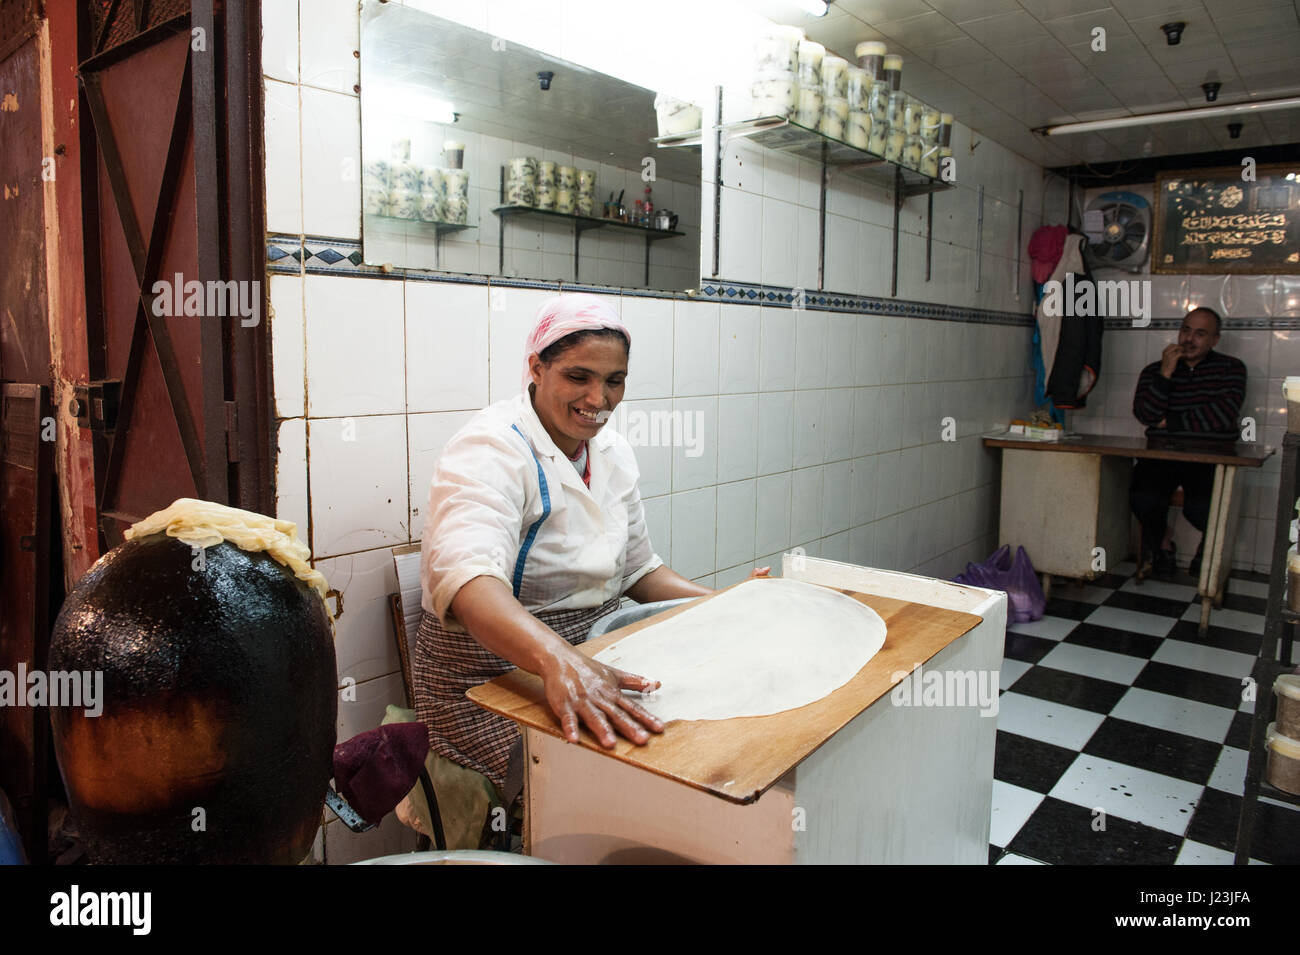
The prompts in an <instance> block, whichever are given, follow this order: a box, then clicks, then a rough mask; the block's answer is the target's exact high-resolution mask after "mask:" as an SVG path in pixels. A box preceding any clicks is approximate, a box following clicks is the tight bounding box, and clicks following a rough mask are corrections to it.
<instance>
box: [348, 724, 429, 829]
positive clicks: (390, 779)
mask: <svg viewBox="0 0 1300 955" xmlns="http://www.w3.org/2000/svg"><path fill="white" fill-rule="evenodd" d="M428 752H429V737H428V735H427V733H426V731H425V729H424V724H423V723H388V724H387V725H385V726H381V727H379V728H378V729H374V730H370V731H369V732H366V733H359V734H358V735H356V736H354V737H352V738H351V739H350V740H347V741H346V742H343V743H339V744H338V745H337V746H335V747H334V782H335V783H336V784H337V785H338V790H339V794H340V795H341V796H342V797H343V798H344V799H346V800H347V801H348V805H350V806H351V807H352V808H353V809H355V810H356V811H357V814H358V815H359V816H361V818H362V819H364V820H365V821H366V822H371V823H375V824H376V825H378V823H379V821H380V820H381V819H383V818H384V816H386V815H388V814H389V813H390V812H392V811H393V809H394V808H395V807H396V806H397V804H398V803H399V802H401V801H402V797H403V796H405V795H406V794H407V793H409V792H410V791H411V788H412V787H413V786H414V785H415V783H416V780H418V779H419V778H420V770H421V769H423V768H424V757H425V755H426V754H427V753H428Z"/></svg>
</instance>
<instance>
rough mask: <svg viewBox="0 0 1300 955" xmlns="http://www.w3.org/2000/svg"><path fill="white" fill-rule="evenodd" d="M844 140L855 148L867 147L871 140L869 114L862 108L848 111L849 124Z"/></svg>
mask: <svg viewBox="0 0 1300 955" xmlns="http://www.w3.org/2000/svg"><path fill="white" fill-rule="evenodd" d="M844 141H845V142H846V143H848V144H849V145H850V146H853V147H854V148H855V149H868V148H869V144H870V142H871V114H870V113H866V112H863V111H862V110H850V111H849V124H848V126H847V128H846V129H845V133H844Z"/></svg>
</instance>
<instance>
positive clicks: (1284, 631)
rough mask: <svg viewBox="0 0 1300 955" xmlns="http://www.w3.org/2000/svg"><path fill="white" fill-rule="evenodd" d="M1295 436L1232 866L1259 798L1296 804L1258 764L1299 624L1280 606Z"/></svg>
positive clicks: (1246, 843) (1242, 860)
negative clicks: (1279, 679) (1275, 693)
mask: <svg viewBox="0 0 1300 955" xmlns="http://www.w3.org/2000/svg"><path fill="white" fill-rule="evenodd" d="M1298 453H1300V434H1293V433H1291V432H1287V433H1286V434H1285V435H1284V436H1283V437H1282V473H1281V478H1280V480H1279V482H1278V489H1277V518H1276V524H1275V526H1274V531H1273V560H1272V564H1271V565H1270V569H1269V575H1268V609H1267V610H1266V611H1265V616H1264V639H1263V640H1262V641H1261V642H1260V647H1259V655H1258V656H1257V657H1256V658H1255V669H1254V671H1253V673H1252V679H1253V680H1254V682H1255V716H1254V718H1253V719H1252V721H1251V728H1250V758H1249V760H1248V761H1247V763H1246V781H1245V788H1244V789H1243V790H1242V797H1241V817H1240V819H1239V821H1238V823H1237V849H1236V854H1235V857H1234V859H1233V862H1234V863H1235V864H1237V865H1246V864H1247V863H1248V862H1249V861H1250V844H1251V839H1252V837H1253V835H1254V829H1255V810H1256V808H1257V805H1258V802H1259V797H1260V796H1266V797H1268V798H1269V799H1274V800H1277V801H1278V802H1286V803H1291V804H1292V805H1296V806H1300V796H1295V795H1292V794H1291V793H1286V792H1283V791H1282V790H1280V789H1276V788H1274V787H1273V786H1270V785H1269V784H1268V783H1266V782H1265V781H1264V780H1263V779H1262V777H1263V775H1264V762H1265V760H1267V758H1268V754H1267V753H1266V752H1265V751H1264V730H1265V728H1266V727H1267V726H1268V724H1269V722H1271V720H1272V714H1273V711H1274V706H1273V702H1274V698H1273V681H1274V680H1275V679H1277V677H1278V675H1279V674H1281V673H1284V672H1286V671H1288V670H1290V669H1292V668H1293V667H1294V666H1295V663H1294V662H1293V649H1294V647H1293V644H1294V643H1295V629H1294V628H1295V626H1296V625H1297V624H1300V613H1296V612H1295V611H1293V610H1288V609H1287V607H1286V588H1287V559H1286V555H1287V548H1288V546H1289V545H1290V528H1291V517H1292V515H1293V514H1294V513H1295V504H1296V497H1297V493H1298V492H1300V473H1298V472H1300V469H1298V468H1297V455H1298Z"/></svg>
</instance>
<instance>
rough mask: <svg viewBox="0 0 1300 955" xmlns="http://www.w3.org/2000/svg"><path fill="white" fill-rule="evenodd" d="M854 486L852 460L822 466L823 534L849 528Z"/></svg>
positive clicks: (827, 534)
mask: <svg viewBox="0 0 1300 955" xmlns="http://www.w3.org/2000/svg"><path fill="white" fill-rule="evenodd" d="M852 487H853V462H852V461H848V460H846V461H836V462H834V463H832V464H828V465H826V466H825V467H824V468H822V536H824V537H825V536H829V535H831V534H838V533H840V532H841V531H845V530H848V528H849V518H850V516H851V506H852Z"/></svg>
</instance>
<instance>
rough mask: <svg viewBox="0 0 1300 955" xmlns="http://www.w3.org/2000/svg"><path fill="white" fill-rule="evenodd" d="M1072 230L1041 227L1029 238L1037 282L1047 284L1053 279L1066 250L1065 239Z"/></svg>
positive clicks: (1058, 227)
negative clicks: (1062, 254) (1057, 264)
mask: <svg viewBox="0 0 1300 955" xmlns="http://www.w3.org/2000/svg"><path fill="white" fill-rule="evenodd" d="M1069 233H1070V230H1069V228H1068V227H1066V226H1063V225H1045V226H1039V227H1038V228H1037V229H1035V230H1034V234H1033V235H1032V236H1030V237H1029V258H1030V259H1031V260H1032V264H1031V267H1030V268H1031V271H1032V272H1033V275H1034V281H1035V282H1046V281H1047V280H1048V279H1049V278H1051V277H1052V271H1053V270H1054V269H1055V268H1056V263H1057V262H1059V261H1061V253H1062V252H1063V251H1064V250H1065V237H1066V236H1067V235H1069Z"/></svg>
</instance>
